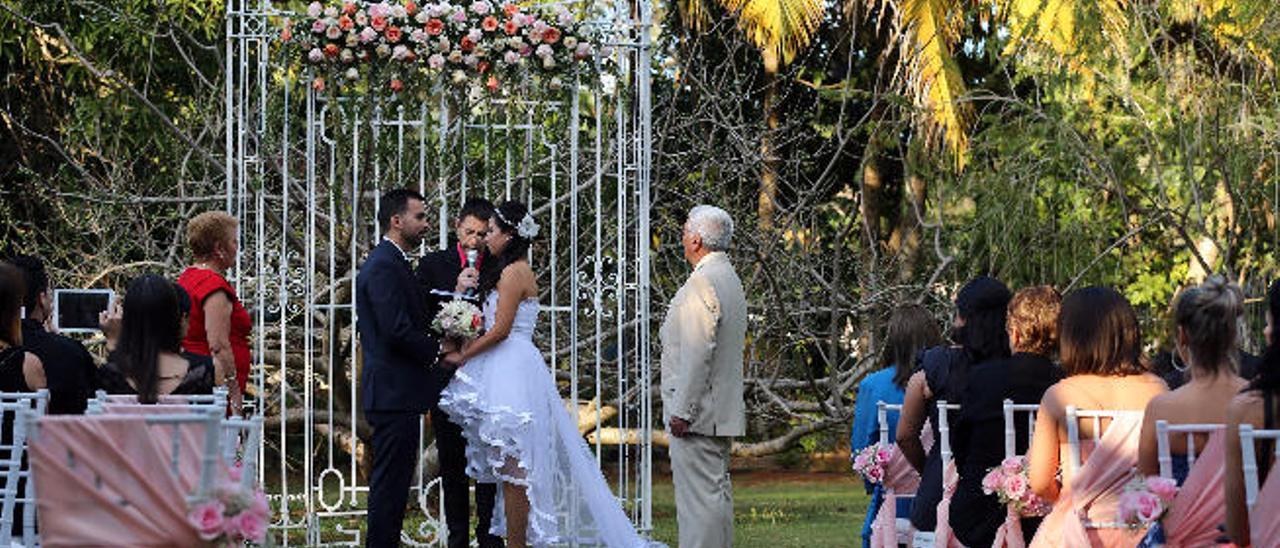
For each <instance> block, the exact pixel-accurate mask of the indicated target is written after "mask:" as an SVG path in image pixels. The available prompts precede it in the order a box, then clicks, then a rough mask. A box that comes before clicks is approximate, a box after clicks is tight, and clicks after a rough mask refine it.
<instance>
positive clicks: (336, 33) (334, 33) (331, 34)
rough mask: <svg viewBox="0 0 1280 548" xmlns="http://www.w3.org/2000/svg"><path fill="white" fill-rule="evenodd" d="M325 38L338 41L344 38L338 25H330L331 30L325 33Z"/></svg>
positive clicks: (328, 29) (326, 30)
mask: <svg viewBox="0 0 1280 548" xmlns="http://www.w3.org/2000/svg"><path fill="white" fill-rule="evenodd" d="M324 36H325V38H328V39H330V40H337V39H338V38H341V37H342V29H340V28H338V26H337V25H329V28H327V29H325V31H324Z"/></svg>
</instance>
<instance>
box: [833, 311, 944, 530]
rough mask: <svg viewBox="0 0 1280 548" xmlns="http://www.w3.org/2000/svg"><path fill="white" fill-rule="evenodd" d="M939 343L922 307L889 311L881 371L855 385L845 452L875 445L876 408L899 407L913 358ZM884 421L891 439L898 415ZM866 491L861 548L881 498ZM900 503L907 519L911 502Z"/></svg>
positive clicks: (880, 492)
mask: <svg viewBox="0 0 1280 548" xmlns="http://www.w3.org/2000/svg"><path fill="white" fill-rule="evenodd" d="M940 342H942V335H941V334H939V333H938V323H937V322H935V321H934V319H933V317H932V316H930V315H929V311H928V310H925V308H924V307H923V306H920V305H917V304H909V305H902V306H899V307H898V308H897V309H895V310H894V311H893V315H891V316H890V317H889V326H888V328H887V329H886V330H885V344H884V351H883V353H882V358H881V361H880V364H881V369H880V371H877V372H875V373H872V374H870V375H867V376H866V378H864V379H862V382H860V383H858V391H857V396H856V398H855V399H854V409H853V430H852V433H851V435H850V436H849V448H850V449H851V450H852V452H853V453H854V454H856V453H857V452H858V451H861V450H862V449H863V448H865V447H867V446H868V445H871V444H873V443H879V441H880V422H879V412H878V409H879V407H878V406H877V405H876V404H877V403H878V402H885V403H892V404H899V405H900V404H902V395H903V389H905V388H906V386H907V379H910V378H911V373H912V366H913V365H914V364H915V358H916V355H917V354H919V353H920V352H921V351H923V350H924V349H926V348H930V347H933V346H936V345H937V344H938V343H940ZM887 418H888V426H889V432H890V435H894V434H895V433H896V432H897V428H898V412H897V411H890V412H888V417H887ZM867 490H868V492H870V493H871V504H870V505H869V506H868V507H867V517H866V519H865V520H864V522H863V525H862V545H863V546H870V543H871V523H872V522H873V521H875V516H876V512H877V511H878V510H879V509H880V503H881V501H882V500H883V498H884V490H883V489H882V487H881V484H875V486H874V488H873V487H872V486H871V484H868V485H867ZM901 502H903V503H904V504H902V505H900V506H901V508H900V509H899V510H898V513H899V514H901V515H907V512H909V511H910V510H909V508H910V505H911V502H910V500H909V499H904V500H902V501H901Z"/></svg>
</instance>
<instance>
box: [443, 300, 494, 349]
mask: <svg viewBox="0 0 1280 548" xmlns="http://www.w3.org/2000/svg"><path fill="white" fill-rule="evenodd" d="M431 327H432V329H435V330H436V331H439V332H440V333H441V334H443V335H444V336H446V337H449V338H454V339H462V340H471V339H474V338H476V337H479V336H480V329H481V328H483V327H484V316H483V315H481V313H480V309H479V308H476V305H474V304H471V303H469V302H467V301H463V300H453V301H449V302H447V303H444V306H442V307H440V312H439V313H437V314H436V318H435V320H432V322H431Z"/></svg>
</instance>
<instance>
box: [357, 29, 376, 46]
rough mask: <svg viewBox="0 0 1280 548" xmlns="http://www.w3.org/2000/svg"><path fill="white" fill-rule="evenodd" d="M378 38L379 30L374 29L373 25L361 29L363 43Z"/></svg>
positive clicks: (361, 41)
mask: <svg viewBox="0 0 1280 548" xmlns="http://www.w3.org/2000/svg"><path fill="white" fill-rule="evenodd" d="M377 39H378V31H376V30H373V28H371V27H365V28H364V30H361V31H360V43H361V44H368V43H369V42H372V41H374V40H377Z"/></svg>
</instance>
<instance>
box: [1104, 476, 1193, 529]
mask: <svg viewBox="0 0 1280 548" xmlns="http://www.w3.org/2000/svg"><path fill="white" fill-rule="evenodd" d="M1177 495H1178V483H1177V482H1176V481H1173V480H1172V479H1169V478H1164V477H1160V476H1148V477H1145V478H1143V477H1135V478H1133V480H1132V481H1130V482H1129V484H1128V485H1126V486H1125V488H1124V494H1122V495H1120V505H1119V506H1118V507H1117V508H1116V511H1117V512H1118V513H1119V514H1120V515H1119V519H1120V521H1122V522H1124V523H1127V524H1129V525H1130V526H1132V527H1150V526H1151V525H1152V524H1153V523H1155V522H1157V521H1160V518H1162V517H1164V514H1165V512H1167V511H1168V510H1169V505H1170V504H1172V503H1173V498H1174V497H1175V496H1177Z"/></svg>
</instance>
